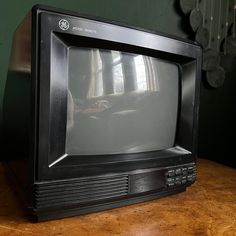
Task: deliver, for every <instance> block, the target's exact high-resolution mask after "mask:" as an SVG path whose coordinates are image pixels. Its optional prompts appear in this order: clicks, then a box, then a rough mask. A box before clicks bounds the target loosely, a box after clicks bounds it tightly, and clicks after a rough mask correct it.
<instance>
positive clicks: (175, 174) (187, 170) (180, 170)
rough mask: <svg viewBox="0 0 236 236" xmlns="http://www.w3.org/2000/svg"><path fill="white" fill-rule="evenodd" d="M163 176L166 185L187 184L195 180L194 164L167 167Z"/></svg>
mask: <svg viewBox="0 0 236 236" xmlns="http://www.w3.org/2000/svg"><path fill="white" fill-rule="evenodd" d="M165 176H166V186H167V187H174V186H180V185H184V184H189V183H191V182H194V181H195V180H196V165H195V164H191V165H184V166H181V167H179V166H177V167H173V168H169V169H167V171H166V173H165Z"/></svg>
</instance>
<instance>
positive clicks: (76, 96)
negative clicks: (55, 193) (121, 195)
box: [66, 47, 179, 155]
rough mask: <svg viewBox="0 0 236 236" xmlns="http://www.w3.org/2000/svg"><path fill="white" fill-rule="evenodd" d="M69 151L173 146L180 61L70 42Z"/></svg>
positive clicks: (109, 151)
mask: <svg viewBox="0 0 236 236" xmlns="http://www.w3.org/2000/svg"><path fill="white" fill-rule="evenodd" d="M68 53H69V57H68V58H69V68H68V74H69V81H68V99H67V101H68V106H67V135H66V153H67V154H69V155H104V154H122V153H138V152H145V151H154V150H162V149H167V148H170V147H173V146H174V140H175V133H176V124H177V111H178V100H179V68H178V66H177V65H176V64H174V63H170V62H166V61H163V60H160V59H157V58H154V57H149V56H144V55H138V54H133V53H127V52H121V51H113V50H105V49H97V48H85V47H83V48H82V47H81V48H80V47H71V48H70V49H69V51H68Z"/></svg>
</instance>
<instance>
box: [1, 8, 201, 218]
mask: <svg viewBox="0 0 236 236" xmlns="http://www.w3.org/2000/svg"><path fill="white" fill-rule="evenodd" d="M200 73H201V48H200V47H199V46H198V45H197V44H195V43H193V42H189V41H186V40H182V39H178V38H175V37H170V36H168V35H165V34H161V33H158V32H152V31H147V30H145V29H140V28H135V27H131V26H128V25H124V24H120V23H117V22H113V21H107V20H104V19H99V18H94V17H89V16H85V15H80V14H77V13H75V12H70V11H64V10H59V9H56V8H51V7H47V6H40V5H37V6H34V7H33V8H32V10H31V11H30V12H29V14H28V15H27V16H26V17H25V19H24V20H23V21H22V23H21V24H20V25H19V27H18V28H17V29H16V31H15V34H14V39H13V45H12V53H11V62H10V66H9V71H8V78H7V83H6V88H5V97H4V140H5V144H4V146H5V150H6V152H5V157H6V159H7V160H6V168H8V169H9V170H10V171H12V173H14V174H12V175H11V176H14V180H15V182H16V185H17V186H18V187H19V190H20V193H23V195H26V197H25V199H26V203H27V206H28V209H29V210H30V211H31V213H32V215H33V216H35V218H36V219H37V220H39V221H40V220H47V219H53V218H60V217H65V216H72V215H78V214H84V213H89V212H95V211H100V210H105V209H109V208H114V207H119V206H124V205H128V204H133V203H137V202H141V201H146V200H151V199H155V198H159V197H162V196H166V195H170V194H175V193H179V192H182V191H184V190H185V189H186V187H188V186H190V185H191V184H192V183H193V182H194V181H195V179H196V137H197V123H198V109H199V84H200Z"/></svg>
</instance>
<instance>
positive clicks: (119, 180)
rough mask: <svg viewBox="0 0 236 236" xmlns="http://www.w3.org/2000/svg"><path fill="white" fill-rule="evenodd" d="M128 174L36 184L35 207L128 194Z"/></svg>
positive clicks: (54, 205) (70, 203)
mask: <svg viewBox="0 0 236 236" xmlns="http://www.w3.org/2000/svg"><path fill="white" fill-rule="evenodd" d="M128 183H129V181H128V175H122V176H112V177H110V176H106V177H105V176H103V177H97V178H86V179H71V180H65V181H50V182H43V183H38V184H35V186H34V207H35V209H42V208H51V207H57V206H68V205H75V204H86V203H87V202H88V203H89V202H93V201H101V200H103V199H109V198H117V197H121V196H124V195H127V194H128Z"/></svg>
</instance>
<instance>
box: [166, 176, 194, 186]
mask: <svg viewBox="0 0 236 236" xmlns="http://www.w3.org/2000/svg"><path fill="white" fill-rule="evenodd" d="M195 179H196V175H195V174H191V175H187V176H180V177H175V178H167V180H166V182H167V186H168V187H172V186H175V185H181V184H186V183H187V182H192V181H194V180H195Z"/></svg>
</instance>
